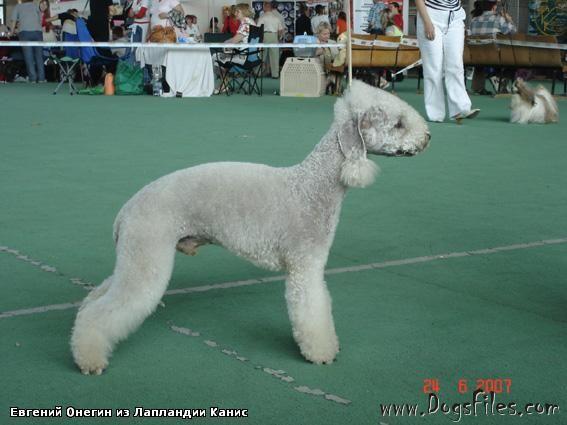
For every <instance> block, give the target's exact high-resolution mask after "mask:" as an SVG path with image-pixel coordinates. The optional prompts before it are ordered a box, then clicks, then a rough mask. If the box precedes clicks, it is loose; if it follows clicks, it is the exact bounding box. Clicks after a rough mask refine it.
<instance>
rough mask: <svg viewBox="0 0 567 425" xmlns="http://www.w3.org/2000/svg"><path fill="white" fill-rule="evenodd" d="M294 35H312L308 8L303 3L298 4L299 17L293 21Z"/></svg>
mask: <svg viewBox="0 0 567 425" xmlns="http://www.w3.org/2000/svg"><path fill="white" fill-rule="evenodd" d="M295 35H313V28H311V18H309V8H308V7H307V6H305V4H300V5H299V17H298V18H297V19H296V21H295Z"/></svg>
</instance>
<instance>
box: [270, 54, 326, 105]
mask: <svg viewBox="0 0 567 425" xmlns="http://www.w3.org/2000/svg"><path fill="white" fill-rule="evenodd" d="M326 81H327V79H326V77H325V71H324V70H323V66H322V65H321V62H319V60H318V59H315V58H288V59H287V60H286V61H285V64H284V66H283V69H282V72H281V73H280V96H295V97H319V96H322V95H324V94H325V88H326V87H325V86H326Z"/></svg>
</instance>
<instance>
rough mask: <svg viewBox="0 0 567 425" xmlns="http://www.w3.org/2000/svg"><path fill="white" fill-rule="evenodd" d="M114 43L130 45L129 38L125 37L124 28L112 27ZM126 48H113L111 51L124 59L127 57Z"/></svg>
mask: <svg viewBox="0 0 567 425" xmlns="http://www.w3.org/2000/svg"><path fill="white" fill-rule="evenodd" d="M112 41H113V42H116V43H129V42H130V40H128V37H126V36H125V35H124V28H122V27H112ZM126 50H127V48H126V47H111V48H110V51H111V52H112V54H113V55H115V56H118V57H119V58H123V57H124V56H125V55H126Z"/></svg>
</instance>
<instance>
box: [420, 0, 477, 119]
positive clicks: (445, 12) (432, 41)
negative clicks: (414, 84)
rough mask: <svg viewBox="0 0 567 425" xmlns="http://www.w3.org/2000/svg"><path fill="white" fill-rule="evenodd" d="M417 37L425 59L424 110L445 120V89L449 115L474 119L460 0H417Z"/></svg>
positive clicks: (428, 114)
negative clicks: (465, 75)
mask: <svg viewBox="0 0 567 425" xmlns="http://www.w3.org/2000/svg"><path fill="white" fill-rule="evenodd" d="M415 3H416V6H417V10H418V19H417V39H418V42H419V49H420V51H421V58H422V60H423V79H424V84H423V86H424V99H425V110H426V113H427V117H428V118H429V120H430V121H435V122H443V121H444V120H445V115H446V111H445V90H444V86H443V83H444V84H445V88H446V90H447V104H448V106H449V116H450V117H451V118H453V119H456V120H457V121H459V122H460V120H461V119H462V118H474V117H475V116H476V115H478V113H479V112H480V109H471V100H470V98H469V95H468V94H467V89H466V86H465V79H464V65H463V49H464V41H465V23H464V20H465V11H464V10H463V8H462V7H461V5H460V1H459V0H415Z"/></svg>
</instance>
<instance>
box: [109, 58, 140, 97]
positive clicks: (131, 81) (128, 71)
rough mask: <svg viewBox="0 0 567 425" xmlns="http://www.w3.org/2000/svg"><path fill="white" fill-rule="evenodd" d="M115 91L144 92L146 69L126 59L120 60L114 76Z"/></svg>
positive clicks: (122, 92) (124, 92) (118, 92)
mask: <svg viewBox="0 0 567 425" xmlns="http://www.w3.org/2000/svg"><path fill="white" fill-rule="evenodd" d="M114 88H115V93H116V94H118V95H136V94H143V92H144V70H143V69H142V68H140V67H139V66H136V65H132V64H130V63H128V62H126V61H118V65H117V66H116V76H115V77H114Z"/></svg>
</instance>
